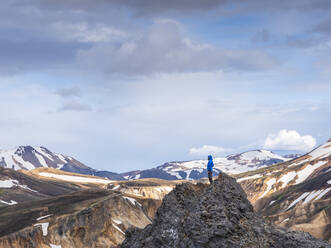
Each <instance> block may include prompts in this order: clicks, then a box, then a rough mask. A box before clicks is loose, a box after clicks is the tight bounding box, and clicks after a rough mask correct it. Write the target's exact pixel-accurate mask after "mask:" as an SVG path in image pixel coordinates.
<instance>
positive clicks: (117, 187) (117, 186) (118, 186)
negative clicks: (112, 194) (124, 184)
mask: <svg viewBox="0 0 331 248" xmlns="http://www.w3.org/2000/svg"><path fill="white" fill-rule="evenodd" d="M120 187H121V185H116V186H115V187H114V188H113V189H112V190H117V189H119V188H120Z"/></svg>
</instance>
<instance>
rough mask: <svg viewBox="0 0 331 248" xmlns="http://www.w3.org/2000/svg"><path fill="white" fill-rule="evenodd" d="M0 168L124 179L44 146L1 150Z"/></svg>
mask: <svg viewBox="0 0 331 248" xmlns="http://www.w3.org/2000/svg"><path fill="white" fill-rule="evenodd" d="M0 167H3V168H10V169H13V170H21V169H23V170H33V169H36V168H40V167H48V168H55V169H59V170H63V171H68V172H75V173H80V174H86V175H93V176H100V177H107V178H109V179H113V180H123V179H124V178H123V177H122V176H121V175H119V174H117V173H113V172H109V171H98V170H95V169H93V168H91V167H88V166H86V165H85V164H83V163H81V162H79V161H78V160H76V159H74V158H73V157H70V156H66V155H62V154H58V153H54V152H51V151H50V150H48V149H47V148H45V147H42V146H19V147H17V148H15V149H11V150H0Z"/></svg>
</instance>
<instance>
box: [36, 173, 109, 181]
mask: <svg viewBox="0 0 331 248" xmlns="http://www.w3.org/2000/svg"><path fill="white" fill-rule="evenodd" d="M39 175H40V176H43V177H51V178H56V179H60V180H63V181H69V182H78V183H102V184H108V183H111V182H113V181H110V180H105V179H99V178H89V177H79V176H69V175H61V174H53V173H48V172H40V173H39Z"/></svg>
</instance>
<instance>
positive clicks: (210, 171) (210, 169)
mask: <svg viewBox="0 0 331 248" xmlns="http://www.w3.org/2000/svg"><path fill="white" fill-rule="evenodd" d="M213 167H214V163H213V157H212V156H211V155H208V164H207V170H208V178H209V182H210V184H212V183H213Z"/></svg>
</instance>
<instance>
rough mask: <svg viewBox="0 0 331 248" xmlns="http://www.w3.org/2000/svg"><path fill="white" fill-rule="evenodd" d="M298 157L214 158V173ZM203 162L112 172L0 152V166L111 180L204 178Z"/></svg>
mask: <svg viewBox="0 0 331 248" xmlns="http://www.w3.org/2000/svg"><path fill="white" fill-rule="evenodd" d="M297 156H298V155H291V156H280V155H277V154H275V153H272V152H270V151H267V150H253V151H248V152H243V153H240V154H235V155H229V156H227V157H223V158H222V157H216V158H214V164H215V167H214V174H215V175H218V174H219V172H220V171H223V172H225V173H228V174H238V173H242V172H246V171H251V170H256V169H259V168H263V167H266V166H270V165H273V164H276V163H280V162H284V161H288V160H291V159H293V158H294V157H297ZM206 164H207V161H206V160H192V161H184V162H176V161H175V162H167V163H165V164H163V165H160V166H157V167H155V168H152V169H147V170H137V171H130V172H126V173H121V174H119V173H114V172H110V171H105V170H102V171H101V170H96V169H93V168H91V167H89V166H87V165H85V164H83V163H82V162H80V161H78V160H76V159H74V158H73V157H70V156H66V155H62V154H58V153H54V152H51V151H50V150H49V149H47V148H45V147H42V146H19V147H18V148H16V149H11V150H0V167H3V168H11V169H14V170H19V169H24V170H32V169H35V168H40V167H45V168H54V169H59V170H63V171H67V172H74V173H79V174H85V175H92V176H99V177H105V178H108V179H111V180H125V179H139V178H160V179H165V180H183V179H185V180H198V179H201V178H203V177H205V176H206V174H207V171H206Z"/></svg>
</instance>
